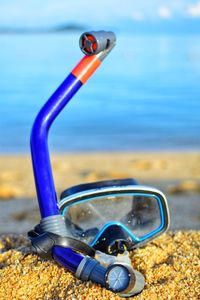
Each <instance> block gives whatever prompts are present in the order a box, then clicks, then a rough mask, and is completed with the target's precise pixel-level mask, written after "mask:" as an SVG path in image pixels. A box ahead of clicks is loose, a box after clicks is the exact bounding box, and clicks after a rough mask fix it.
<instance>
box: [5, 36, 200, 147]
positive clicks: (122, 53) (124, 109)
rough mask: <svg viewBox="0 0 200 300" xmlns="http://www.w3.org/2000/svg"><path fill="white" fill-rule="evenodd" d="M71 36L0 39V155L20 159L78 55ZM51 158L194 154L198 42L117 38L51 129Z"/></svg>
mask: <svg viewBox="0 0 200 300" xmlns="http://www.w3.org/2000/svg"><path fill="white" fill-rule="evenodd" d="M79 36H80V34H79V33H59V34H2V35H0V152H1V153H20V152H21V153H26V152H28V151H29V136H30V131H31V126H32V123H33V120H34V118H35V116H36V114H37V112H38V110H39V109H40V107H41V106H42V105H43V104H44V103H45V101H46V100H47V99H48V98H49V97H50V96H51V94H52V93H53V92H54V90H55V89H56V88H57V87H58V86H59V84H60V83H61V82H62V81H63V80H64V79H65V77H66V76H67V75H68V73H69V72H70V71H71V70H72V69H73V67H74V66H75V65H76V63H77V62H78V61H79V60H80V59H81V57H82V53H81V51H80V49H79V46H78V40H79ZM49 140H50V145H51V148H52V150H54V151H70V152H75V151H132V150H137V151H149V150H156V151H157V150H158V151H160V150H161V151H164V150H178V151H184V150H200V36H198V35H175V34H174V35H173V34H172V35H156V34H155V35H148V36H147V35H134V34H131V33H129V34H125V33H119V34H118V35H117V46H116V48H115V49H114V50H113V52H112V53H111V54H110V56H109V57H108V58H107V59H106V60H105V61H104V63H103V64H102V66H101V68H100V69H99V70H98V71H97V72H96V73H95V74H94V76H93V77H92V78H90V80H89V81H88V82H87V84H86V85H85V86H83V87H82V89H81V90H80V91H79V92H78V93H77V94H76V96H75V97H74V98H73V100H72V101H71V102H70V103H69V105H68V107H66V109H65V110H64V111H63V112H62V114H61V115H60V116H59V118H58V120H57V121H56V123H55V125H54V126H53V128H52V131H51V134H50V139H49Z"/></svg>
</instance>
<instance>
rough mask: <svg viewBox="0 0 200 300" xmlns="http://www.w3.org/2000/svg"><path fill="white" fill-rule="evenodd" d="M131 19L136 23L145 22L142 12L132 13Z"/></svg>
mask: <svg viewBox="0 0 200 300" xmlns="http://www.w3.org/2000/svg"><path fill="white" fill-rule="evenodd" d="M131 18H132V19H133V20H134V21H143V20H144V15H143V14H142V13H141V12H140V11H136V10H135V11H133V12H132V13H131Z"/></svg>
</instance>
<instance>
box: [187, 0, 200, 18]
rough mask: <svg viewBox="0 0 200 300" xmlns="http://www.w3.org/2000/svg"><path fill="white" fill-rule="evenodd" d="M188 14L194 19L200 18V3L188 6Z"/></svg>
mask: <svg viewBox="0 0 200 300" xmlns="http://www.w3.org/2000/svg"><path fill="white" fill-rule="evenodd" d="M187 12H188V14H189V15H190V16H192V17H200V1H198V2H197V3H195V4H193V5H190V6H188V11H187Z"/></svg>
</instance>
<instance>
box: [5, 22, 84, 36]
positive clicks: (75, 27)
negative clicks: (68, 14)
mask: <svg viewBox="0 0 200 300" xmlns="http://www.w3.org/2000/svg"><path fill="white" fill-rule="evenodd" d="M83 30H85V26H83V25H79V24H66V25H60V26H55V27H50V28H43V27H32V28H31V27H0V34H9V33H10V34H38V33H41V34H43V33H57V32H69V31H83Z"/></svg>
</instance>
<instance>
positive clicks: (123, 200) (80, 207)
mask: <svg viewBox="0 0 200 300" xmlns="http://www.w3.org/2000/svg"><path fill="white" fill-rule="evenodd" d="M58 205H59V209H60V212H61V214H62V215H63V216H64V218H65V223H66V227H67V232H68V235H69V236H71V237H73V238H76V239H78V240H81V241H82V242H84V243H86V244H88V245H90V246H92V247H93V248H95V249H96V250H100V251H102V252H105V253H108V254H114V255H116V254H117V253H122V252H123V251H125V250H131V249H133V248H135V247H137V246H140V245H143V244H145V243H146V242H148V241H149V240H151V239H153V238H155V237H156V236H158V235H160V234H161V233H162V232H164V231H165V230H166V229H167V228H168V224H169V213H168V207H167V202H166V198H165V196H164V195H163V193H162V192H160V191H159V190H157V189H155V188H152V187H146V186H141V185H138V184H137V183H136V181H135V180H134V179H122V180H108V181H100V182H95V183H89V184H81V185H78V186H75V187H72V188H69V189H67V190H65V191H64V192H63V193H62V194H61V199H60V202H59V203H58Z"/></svg>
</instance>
